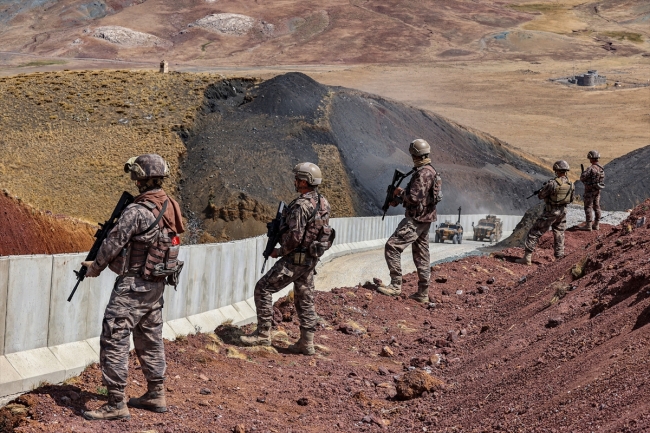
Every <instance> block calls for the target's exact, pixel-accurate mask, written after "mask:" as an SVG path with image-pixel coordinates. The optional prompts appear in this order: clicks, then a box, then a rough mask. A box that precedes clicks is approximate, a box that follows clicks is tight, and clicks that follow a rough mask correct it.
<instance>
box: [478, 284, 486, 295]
mask: <svg viewBox="0 0 650 433" xmlns="http://www.w3.org/2000/svg"><path fill="white" fill-rule="evenodd" d="M476 290H477V291H478V292H479V293H480V294H484V293H487V292H488V290H489V289H488V287H487V286H479V288H478V289H476Z"/></svg>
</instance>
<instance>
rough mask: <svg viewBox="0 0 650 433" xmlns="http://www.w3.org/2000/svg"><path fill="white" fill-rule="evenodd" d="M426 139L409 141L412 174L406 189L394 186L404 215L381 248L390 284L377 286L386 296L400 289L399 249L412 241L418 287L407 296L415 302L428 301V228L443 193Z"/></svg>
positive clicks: (394, 202) (403, 248)
mask: <svg viewBox="0 0 650 433" xmlns="http://www.w3.org/2000/svg"><path fill="white" fill-rule="evenodd" d="M430 152H431V147H430V146H429V143H427V142H426V141H424V140H422V139H417V140H414V141H413V142H411V145H410V146H409V153H410V154H411V157H412V158H413V165H414V168H413V171H414V173H413V176H412V177H411V180H410V181H409V183H408V185H407V186H406V189H402V188H396V189H395V192H394V196H395V201H393V202H392V203H391V206H397V205H398V204H399V203H400V202H401V203H402V204H403V205H404V207H405V208H406V213H405V218H404V219H403V220H402V221H400V223H399V225H398V226H397V229H396V230H395V233H393V235H392V236H391V237H390V238H389V239H388V241H387V242H386V246H385V248H384V256H385V258H386V264H387V265H388V269H389V271H390V284H389V285H388V286H380V287H378V288H377V290H378V291H379V292H380V293H383V294H384V295H388V296H398V295H400V294H401V293H402V263H401V260H402V257H401V254H402V252H403V251H404V250H405V249H406V247H408V246H409V245H413V262H415V267H416V268H417V271H418V291H417V293H414V294H412V295H411V296H410V298H411V299H414V300H416V301H418V302H422V303H425V302H429V279H430V277H431V263H430V261H429V228H430V227H431V223H432V222H433V221H435V220H436V215H437V213H436V204H438V202H439V201H440V198H441V197H442V194H441V191H440V188H441V181H440V176H439V175H438V173H437V172H436V170H435V169H434V168H433V167H432V166H431V159H430V158H429V153H430Z"/></svg>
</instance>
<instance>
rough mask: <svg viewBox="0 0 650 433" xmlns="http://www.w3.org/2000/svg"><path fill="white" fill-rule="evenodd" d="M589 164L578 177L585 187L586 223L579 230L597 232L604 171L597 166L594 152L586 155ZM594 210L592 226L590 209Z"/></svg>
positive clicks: (596, 152) (597, 155) (597, 157)
mask: <svg viewBox="0 0 650 433" xmlns="http://www.w3.org/2000/svg"><path fill="white" fill-rule="evenodd" d="M587 158H589V162H591V165H590V166H589V167H587V169H586V170H585V171H583V172H582V174H581V175H580V181H582V183H583V184H584V185H585V196H584V202H585V218H586V220H587V222H586V223H585V225H584V227H581V228H580V230H586V231H589V232H590V231H591V230H592V229H593V230H598V223H599V222H600V190H601V189H603V188H604V187H605V185H604V183H603V182H604V181H605V170H604V169H603V167H601V165H600V164H598V160H599V159H600V154H599V153H598V151H596V150H591V151H589V153H588V154H587ZM592 208H593V210H594V216H595V218H594V219H593V225H592V222H591V221H592V213H591V209H592Z"/></svg>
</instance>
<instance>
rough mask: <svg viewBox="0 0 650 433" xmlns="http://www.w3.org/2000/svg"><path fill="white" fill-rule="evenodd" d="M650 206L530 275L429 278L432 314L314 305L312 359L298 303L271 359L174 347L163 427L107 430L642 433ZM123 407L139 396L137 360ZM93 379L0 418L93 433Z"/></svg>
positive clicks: (267, 351)
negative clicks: (300, 351)
mask: <svg viewBox="0 0 650 433" xmlns="http://www.w3.org/2000/svg"><path fill="white" fill-rule="evenodd" d="M649 246H650V200H648V201H646V202H644V203H643V204H642V205H640V206H638V207H637V208H636V209H635V210H634V211H633V212H632V215H631V216H630V217H629V218H628V219H627V220H626V221H625V222H624V223H623V224H622V225H620V226H617V227H612V226H603V229H602V231H601V232H590V233H587V232H581V231H569V232H567V242H566V247H567V256H566V257H564V258H563V259H562V260H559V261H553V258H552V257H553V250H552V234H551V233H547V234H546V235H545V236H544V237H543V238H542V239H541V242H540V245H539V249H538V250H537V251H536V252H535V255H534V260H533V265H532V266H530V267H529V266H524V265H519V264H515V263H513V262H512V261H511V260H512V258H514V257H515V256H520V255H521V253H522V251H521V249H509V250H505V251H503V252H502V253H501V254H500V255H492V256H490V257H487V256H483V257H468V258H464V259H461V260H458V261H454V262H451V263H444V264H441V265H438V266H436V267H434V269H433V272H432V277H433V278H432V282H431V286H430V298H431V301H432V302H431V303H430V304H428V305H425V306H422V305H420V304H417V303H415V302H414V301H411V300H409V299H408V298H407V296H408V295H410V294H411V293H413V292H414V291H415V290H416V288H417V277H416V276H415V275H413V274H411V275H408V276H406V278H405V284H404V287H403V289H404V293H403V295H402V296H401V297H399V298H397V299H391V298H388V297H386V296H383V295H379V294H378V293H377V292H375V291H374V287H373V285H372V284H369V283H367V284H365V285H364V286H356V287H348V288H339V289H334V290H332V291H331V292H327V293H323V292H317V296H316V310H317V311H318V314H319V315H320V317H321V318H322V319H323V320H322V322H321V325H320V326H319V327H318V330H317V332H316V342H317V344H318V345H317V355H316V356H314V357H304V356H299V355H291V354H290V353H288V351H287V350H286V346H287V345H288V344H289V342H290V341H291V340H295V339H296V338H297V336H298V334H299V327H298V323H297V318H296V315H295V311H294V310H293V309H292V308H291V307H292V303H291V302H288V301H287V300H286V299H281V300H280V301H278V303H276V305H275V315H274V320H275V328H274V347H271V348H262V349H260V348H245V347H241V346H240V344H239V343H238V337H239V336H240V335H242V333H243V332H245V331H250V327H249V328H247V329H240V328H237V327H233V326H231V325H223V326H220V327H219V328H217V329H216V330H215V334H207V335H206V334H203V335H196V336H190V337H188V338H181V339H179V340H177V341H176V342H173V343H171V342H167V343H166V344H165V350H166V357H167V361H168V370H167V378H168V380H167V381H166V385H165V386H166V389H167V404H168V405H169V407H170V411H169V412H168V413H166V414H164V415H160V414H154V413H151V412H147V411H143V410H138V409H131V416H132V417H131V420H130V421H124V422H119V423H116V422H110V423H109V422H107V423H102V422H98V423H95V424H93V425H92V428H94V429H100V430H101V429H111V430H112V431H115V432H132V431H144V430H156V431H161V430H162V431H166V432H176V431H183V432H212V431H239V432H242V431H245V432H248V431H271V432H272V431H278V432H280V431H282V432H283V431H289V430H291V431H300V432H323V431H330V430H332V429H335V430H340V431H366V432H374V431H389V432H391V431H392V432H400V433H401V432H413V433H415V432H430V431H436V432H441V433H452V432H458V431H477V432H478V431H504V432H540V433H541V432H552V431H557V432H561V431H567V432H571V431H576V432H578V431H579V432H583V431H602V432H612V433H614V432H645V431H648V430H649V429H650V417H649V416H648V410H649V409H650V404H649V403H648V396H649V392H648V387H647V386H645V385H646V383H647V380H648V372H647V371H648V365H647V357H648V356H647V355H648V341H649V340H650V326H649V323H650V297H649V296H648V291H649V290H650V263H649V262H648V259H647V258H648V255H649V254H650V251H648V248H649ZM129 374H130V375H129V380H130V381H129V386H128V387H127V389H126V392H127V395H128V397H132V396H139V395H141V394H142V393H143V392H144V391H145V389H146V382H145V380H144V377H143V376H142V371H141V369H139V368H138V365H137V359H136V357H131V358H130V368H129ZM102 393H105V388H103V387H102V384H101V373H100V370H99V369H98V367H97V365H95V366H92V367H90V368H88V369H87V370H86V371H85V372H84V373H83V374H82V375H81V376H79V377H78V378H76V379H74V380H70V381H68V382H67V383H66V384H65V385H47V386H43V387H40V388H37V389H36V390H34V391H33V392H31V393H29V394H27V395H25V396H22V397H20V398H19V399H17V400H16V401H14V402H12V403H11V404H10V405H8V406H7V407H6V408H4V409H2V410H0V426H4V427H5V431H8V432H12V431H14V432H21V433H27V432H55V431H61V430H60V429H61V425H60V422H61V420H62V419H65V423H66V427H67V428H70V429H71V430H74V431H90V430H89V429H90V428H91V426H89V424H88V422H87V421H85V420H83V418H82V417H81V413H82V411H83V410H88V409H94V408H97V407H98V406H100V405H101V404H103V403H104V401H105V398H106V397H105V396H104V395H103V394H102Z"/></svg>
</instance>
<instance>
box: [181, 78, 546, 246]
mask: <svg viewBox="0 0 650 433" xmlns="http://www.w3.org/2000/svg"><path fill="white" fill-rule="evenodd" d="M415 138H424V139H426V140H427V141H428V142H429V143H430V144H431V147H432V149H431V150H432V151H431V156H432V159H433V165H434V167H435V168H436V169H437V170H438V171H439V172H440V173H441V174H442V177H443V192H444V198H443V201H442V202H441V203H440V205H439V207H438V209H439V212H441V213H455V212H456V210H457V209H458V207H459V206H462V207H463V211H464V212H470V213H471V212H477V213H497V214H499V213H501V214H516V213H522V212H524V211H525V210H526V209H527V203H526V196H527V195H529V191H532V190H534V189H536V186H537V185H538V184H539V183H540V181H543V180H546V179H547V178H548V177H549V175H550V174H551V173H550V172H549V171H547V170H546V169H545V168H543V167H542V166H541V165H540V164H538V163H537V162H535V161H532V160H531V159H528V158H527V157H526V156H525V155H522V154H519V153H518V152H516V151H515V150H512V149H509V148H508V147H507V145H506V144H504V143H502V142H500V141H499V140H497V139H495V138H494V137H491V136H488V135H485V134H482V133H480V132H477V131H471V130H469V129H467V128H464V127H462V126H460V125H457V124H454V123H452V122H450V121H448V120H446V119H444V118H442V117H440V116H437V115H436V114H433V113H430V112H427V111H423V110H419V109H416V108H413V107H409V106H406V105H404V104H401V103H397V102H394V101H390V100H387V99H384V98H381V97H378V96H375V95H370V94H366V93H363V92H359V91H355V90H351V89H346V88H341V87H330V86H324V85H322V84H319V83H317V82H316V81H314V80H313V79H311V78H309V77H308V76H306V75H304V74H301V73H288V74H284V75H280V76H277V77H275V78H273V79H271V80H268V81H264V82H261V83H260V82H258V81H256V80H253V79H229V80H223V81H221V82H219V83H216V84H214V85H212V86H210V87H209V88H208V90H207V91H206V92H205V103H204V106H203V110H202V113H201V114H200V115H198V116H197V118H196V121H195V123H194V126H193V128H192V129H191V130H190V131H187V132H186V133H185V134H184V141H185V144H186V146H187V156H186V158H185V159H184V161H183V163H182V164H181V170H182V173H183V175H182V176H183V177H182V181H181V197H182V200H183V203H184V208H185V210H186V211H188V214H189V216H190V219H191V220H193V221H195V222H196V224H195V225H196V226H198V227H200V228H201V230H203V231H204V235H203V239H200V240H203V241H206V240H214V239H215V238H216V239H217V240H227V239H233V238H242V237H245V236H250V235H254V234H261V233H263V232H264V231H265V225H264V223H265V222H266V221H268V220H269V219H271V218H272V216H273V214H274V212H275V207H276V205H277V202H278V201H279V200H285V201H289V200H291V199H292V198H293V197H294V196H295V192H294V188H293V176H292V173H291V169H292V168H293V166H294V165H295V164H296V163H298V162H301V161H312V162H315V163H317V164H318V165H319V166H320V167H321V169H322V170H323V173H324V179H325V180H324V184H323V185H322V187H321V191H322V192H323V193H324V194H325V195H326V196H327V197H328V198H329V199H330V202H331V203H332V213H333V216H335V217H343V216H367V215H379V214H380V208H381V205H382V204H383V201H384V195H385V191H386V186H387V185H388V184H389V183H390V181H391V178H392V176H393V171H394V170H395V169H396V168H397V169H401V170H403V171H409V170H410V168H411V165H412V163H411V158H410V155H409V154H408V144H409V143H410V142H411V141H412V140H413V139H415ZM391 211H392V212H393V213H395V214H397V213H401V212H403V209H402V208H399V209H392V210H391Z"/></svg>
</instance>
